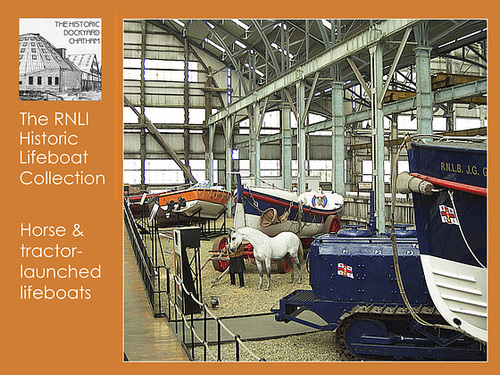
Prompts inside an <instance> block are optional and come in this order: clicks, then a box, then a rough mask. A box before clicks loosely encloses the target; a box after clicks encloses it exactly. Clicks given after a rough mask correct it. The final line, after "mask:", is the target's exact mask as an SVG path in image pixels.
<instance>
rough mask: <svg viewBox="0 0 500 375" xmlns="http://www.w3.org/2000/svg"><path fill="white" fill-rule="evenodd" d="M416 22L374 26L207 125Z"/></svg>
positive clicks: (290, 73) (267, 87) (283, 76)
mask: <svg viewBox="0 0 500 375" xmlns="http://www.w3.org/2000/svg"><path fill="white" fill-rule="evenodd" d="M418 22H419V20H414V19H412V20H402V19H398V20H385V21H382V22H380V23H377V24H374V25H373V26H371V27H370V28H368V29H367V30H365V31H364V32H362V33H360V34H358V35H356V36H354V37H352V38H351V39H348V40H345V41H344V42H342V43H339V44H338V45H335V46H333V47H332V48H330V49H328V50H326V51H325V52H323V53H322V54H320V55H319V56H317V57H315V58H313V59H311V60H309V61H307V62H305V63H304V64H302V65H299V66H297V67H295V68H294V69H291V70H290V71H288V72H287V73H285V74H283V75H282V76H281V77H278V78H276V79H275V80H274V81H272V82H270V83H268V84H267V85H265V86H262V87H260V88H259V89H257V90H255V91H254V93H253V94H252V95H248V96H245V97H244V98H242V99H240V100H238V101H237V102H235V103H233V104H231V105H230V106H228V107H226V108H225V109H223V110H221V111H219V112H217V113H216V114H214V115H212V116H210V118H209V121H208V123H209V124H213V123H216V122H218V121H221V120H222V119H224V118H225V117H227V116H229V115H231V114H234V113H236V112H239V111H240V110H242V109H244V108H246V107H248V106H249V105H251V104H253V103H254V102H256V101H258V100H262V99H264V98H265V97H266V96H269V95H272V94H274V93H275V92H277V91H280V90H283V89H284V88H286V87H288V86H290V85H293V84H295V83H296V82H297V81H299V80H300V79H302V78H304V77H307V76H309V75H311V74H314V73H316V72H318V71H321V70H322V69H325V68H327V67H329V66H330V65H332V64H335V63H337V62H339V61H341V60H343V59H345V58H346V57H348V56H350V55H352V54H355V53H357V52H359V51H361V50H363V49H365V48H366V47H367V46H368V45H370V44H373V43H374V42H376V41H377V40H378V39H380V38H381V37H389V36H390V35H392V34H394V33H397V32H400V31H402V30H404V29H405V28H407V27H409V26H412V25H415V24H417V23H418Z"/></svg>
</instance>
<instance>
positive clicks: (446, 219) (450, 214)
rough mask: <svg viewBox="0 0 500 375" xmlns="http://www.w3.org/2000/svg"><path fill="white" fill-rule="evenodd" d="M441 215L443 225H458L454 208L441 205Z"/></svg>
mask: <svg viewBox="0 0 500 375" xmlns="http://www.w3.org/2000/svg"><path fill="white" fill-rule="evenodd" d="M439 213H440V214H441V221H442V222H443V223H446V224H455V225H458V219H457V216H456V215H455V210H454V209H453V208H451V207H448V206H445V205H444V204H441V205H439Z"/></svg>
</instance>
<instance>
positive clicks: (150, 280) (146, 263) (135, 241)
mask: <svg viewBox="0 0 500 375" xmlns="http://www.w3.org/2000/svg"><path fill="white" fill-rule="evenodd" d="M123 210H124V221H125V225H126V228H127V232H128V234H129V237H130V241H131V244H132V249H133V251H134V254H135V257H136V261H137V264H138V266H139V270H140V273H141V277H142V280H143V283H144V287H145V289H146V291H147V295H148V298H149V301H148V302H149V304H150V307H151V310H152V312H153V315H154V316H155V318H157V317H163V318H165V319H166V320H167V321H168V322H171V321H174V322H175V323H176V331H177V322H178V320H177V315H179V316H180V321H182V323H183V326H182V327H183V329H184V328H188V329H189V331H190V333H191V359H192V360H194V359H195V353H194V347H195V340H196V341H197V342H199V343H201V344H202V345H203V346H204V361H206V360H207V354H209V355H210V357H211V358H212V359H213V360H216V361H221V345H220V344H221V335H220V329H224V330H225V331H226V332H227V333H228V334H229V335H230V336H231V337H234V341H235V344H236V353H235V358H236V361H239V360H240V348H243V349H244V350H245V351H246V352H247V353H248V354H249V355H250V357H252V358H253V359H255V360H258V361H265V359H264V358H259V357H258V356H256V355H255V354H254V353H253V352H252V351H251V350H250V349H249V348H248V347H247V346H246V345H245V342H244V341H243V340H242V339H241V337H240V336H239V335H238V334H235V333H233V332H231V330H229V328H227V327H226V326H225V325H224V323H223V322H222V321H221V318H219V317H217V316H216V315H214V314H213V312H212V311H210V309H209V308H208V306H207V304H206V303H203V302H201V301H199V300H198V299H197V298H196V297H195V296H194V295H193V293H192V292H190V291H188V290H187V288H186V286H185V285H184V283H182V281H181V280H180V278H179V277H178V276H177V275H174V276H172V275H171V274H170V269H169V268H168V267H166V266H165V265H162V266H161V265H160V266H158V265H155V264H154V262H153V260H152V257H151V255H150V254H149V253H148V250H147V247H146V244H145V243H144V241H143V239H142V237H141V235H140V233H139V230H138V228H137V225H136V223H135V220H134V218H133V215H132V212H131V211H130V207H129V204H128V201H127V199H124V209H123ZM163 261H164V260H163ZM162 268H163V269H165V272H166V280H167V285H166V289H167V290H161V287H160V270H161V269H162ZM155 278H157V283H156V285H157V288H155V282H154V281H155ZM171 280H173V282H174V283H176V284H177V285H179V286H180V287H181V288H182V291H183V292H184V293H186V295H187V296H188V297H190V298H191V299H192V300H193V302H195V303H196V304H197V305H198V306H199V307H200V308H202V309H203V310H202V311H203V315H204V318H203V320H204V330H203V331H204V332H203V337H200V335H199V334H198V333H197V332H196V330H195V328H194V325H193V312H192V311H193V309H191V319H190V322H189V321H188V316H186V314H184V313H183V311H182V309H180V308H179V306H178V305H177V303H175V296H174V297H172V293H171V288H170V282H171ZM164 293H165V294H166V295H167V301H168V314H165V313H162V311H161V305H162V304H161V296H162V294H164ZM155 296H157V297H158V298H157V300H156V299H155ZM171 308H173V310H174V314H175V319H174V320H172V319H171V318H172V317H171V315H172V313H171ZM207 319H214V320H215V321H216V322H217V330H218V332H219V334H218V337H217V348H218V353H217V355H216V354H214V353H213V352H212V351H211V350H210V347H209V345H208V340H207V332H206V323H207ZM183 333H184V330H183ZM182 341H183V344H184V345H185V346H187V345H186V340H185V335H184V334H183V337H182Z"/></svg>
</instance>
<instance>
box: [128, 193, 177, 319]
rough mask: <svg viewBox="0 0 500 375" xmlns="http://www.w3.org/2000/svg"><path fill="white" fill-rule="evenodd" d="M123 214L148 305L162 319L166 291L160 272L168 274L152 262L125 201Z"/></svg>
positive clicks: (165, 269)
mask: <svg viewBox="0 0 500 375" xmlns="http://www.w3.org/2000/svg"><path fill="white" fill-rule="evenodd" d="M123 212H124V215H123V216H124V221H125V227H126V228H127V232H128V235H129V239H130V243H131V245H132V250H133V252H134V255H135V259H136V261H137V266H138V267H139V271H140V275H141V278H142V282H143V284H144V288H145V289H146V294H147V296H148V302H149V305H150V307H151V309H152V311H153V315H154V317H155V318H157V317H164V316H165V313H164V312H163V311H162V301H161V299H162V294H163V293H166V291H162V290H161V283H160V280H161V274H162V272H164V273H168V271H167V268H166V267H165V266H164V265H157V264H155V263H154V262H153V259H152V258H151V256H150V254H149V252H148V249H147V247H146V244H145V243H144V241H143V239H142V237H141V234H140V232H139V228H138V227H137V224H136V223H135V220H134V217H133V215H132V212H131V211H130V207H129V205H128V202H127V201H126V200H125V201H124V205H123Z"/></svg>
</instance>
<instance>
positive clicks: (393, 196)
mask: <svg viewBox="0 0 500 375" xmlns="http://www.w3.org/2000/svg"><path fill="white" fill-rule="evenodd" d="M405 143H406V142H403V143H402V144H401V145H400V146H399V149H398V153H397V154H396V160H395V162H394V164H393V170H392V172H393V176H394V175H395V174H396V172H397V169H396V168H397V161H398V160H399V156H400V154H401V151H402V150H403V148H404V145H405ZM395 208H396V184H395V183H393V184H392V188H391V242H392V258H393V262H394V273H395V274H396V282H397V284H398V288H399V293H400V294H401V299H402V300H403V302H404V304H405V306H406V308H407V309H408V311H409V312H410V315H411V316H412V317H413V319H414V320H415V321H416V322H417V323H419V324H420V325H422V326H426V327H432V328H436V329H447V330H452V331H457V332H460V333H462V334H464V335H467V333H466V332H465V331H464V330H462V329H460V328H456V327H452V326H450V325H444V324H434V323H429V322H427V321H426V320H424V319H422V318H421V317H420V316H419V315H418V314H417V313H416V311H415V309H414V308H413V306H411V304H410V301H409V300H408V297H407V295H406V292H405V288H404V285H403V279H402V277H401V270H400V268H399V256H398V248H397V243H396V232H395V228H394V212H395Z"/></svg>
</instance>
